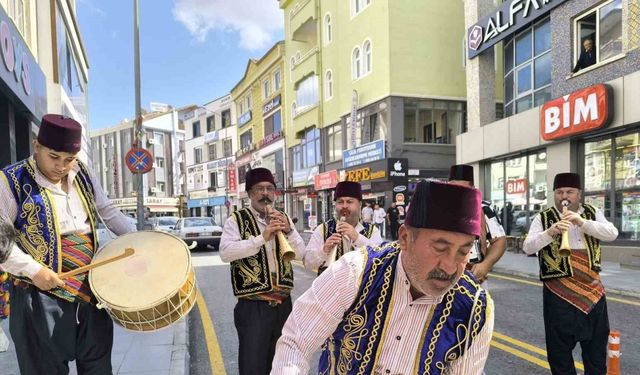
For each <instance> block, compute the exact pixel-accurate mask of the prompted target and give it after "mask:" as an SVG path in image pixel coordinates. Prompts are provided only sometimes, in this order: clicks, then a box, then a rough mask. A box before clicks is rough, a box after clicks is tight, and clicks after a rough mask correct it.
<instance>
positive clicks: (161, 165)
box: [155, 158, 164, 168]
mask: <svg viewBox="0 0 640 375" xmlns="http://www.w3.org/2000/svg"><path fill="white" fill-rule="evenodd" d="M155 164H156V167H158V168H164V158H155Z"/></svg>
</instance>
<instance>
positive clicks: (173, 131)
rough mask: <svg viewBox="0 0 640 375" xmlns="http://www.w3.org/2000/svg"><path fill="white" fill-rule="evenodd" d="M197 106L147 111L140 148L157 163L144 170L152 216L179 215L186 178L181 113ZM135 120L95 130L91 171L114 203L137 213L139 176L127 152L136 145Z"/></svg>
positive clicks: (144, 180)
mask: <svg viewBox="0 0 640 375" xmlns="http://www.w3.org/2000/svg"><path fill="white" fill-rule="evenodd" d="M192 110H193V106H188V107H185V108H181V109H171V108H169V109H168V111H166V112H152V113H148V114H144V115H143V122H142V128H143V132H144V137H143V139H142V145H141V146H142V148H145V149H147V150H148V151H149V152H150V153H151V155H152V156H153V168H152V169H151V171H149V172H148V173H145V174H143V178H142V179H143V191H144V194H145V197H144V205H145V207H148V208H149V211H150V212H151V213H152V214H154V215H158V216H160V215H176V216H178V215H180V214H181V212H182V206H183V201H184V191H185V190H184V188H185V181H186V173H185V172H186V169H185V155H184V150H185V131H184V120H183V116H185V114H187V113H189V111H192ZM134 126H135V124H134V122H133V121H128V120H124V121H123V122H122V123H120V124H119V125H116V126H114V127H110V128H104V129H100V130H97V131H92V132H91V150H92V155H93V158H92V165H93V170H94V172H95V174H96V176H97V178H98V181H99V182H100V184H101V185H102V186H103V188H104V190H105V192H106V193H107V195H108V197H109V198H110V199H111V201H112V203H113V204H114V205H115V206H116V207H118V208H119V209H120V210H121V211H122V212H124V213H127V214H134V213H135V212H136V202H137V196H136V194H137V193H136V192H137V186H138V185H137V181H136V178H135V175H133V174H132V173H131V172H130V171H129V169H128V167H127V165H126V160H125V156H126V154H127V152H128V151H129V150H130V149H131V148H132V145H133V143H134V142H135V139H134Z"/></svg>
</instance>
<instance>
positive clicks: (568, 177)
mask: <svg viewBox="0 0 640 375" xmlns="http://www.w3.org/2000/svg"><path fill="white" fill-rule="evenodd" d="M558 188H576V189H581V190H582V184H580V175H579V174H577V173H558V174H557V175H556V177H555V178H554V179H553V190H556V189H558Z"/></svg>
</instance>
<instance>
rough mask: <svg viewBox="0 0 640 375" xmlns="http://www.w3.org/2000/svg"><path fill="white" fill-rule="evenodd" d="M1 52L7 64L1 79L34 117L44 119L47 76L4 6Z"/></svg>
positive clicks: (0, 25) (0, 17)
mask: <svg viewBox="0 0 640 375" xmlns="http://www.w3.org/2000/svg"><path fill="white" fill-rule="evenodd" d="M0 50H1V51H0V52H1V54H2V61H3V62H4V64H3V65H4V69H2V68H0V78H2V81H4V84H5V85H6V86H7V87H8V88H9V89H10V91H11V93H12V94H13V95H15V96H17V98H18V99H19V101H20V102H22V104H23V105H24V106H26V107H27V109H28V110H29V111H30V112H31V113H32V114H33V115H34V117H36V118H38V119H39V118H41V117H42V116H43V115H44V111H45V110H46V92H45V91H46V83H45V77H44V74H43V73H42V70H41V69H40V67H39V66H38V63H37V62H36V59H35V58H34V57H33V55H32V54H31V52H30V50H29V47H27V44H26V43H25V42H24V40H23V39H22V36H21V35H20V32H19V31H18V30H17V29H16V27H15V26H14V25H13V21H11V19H10V18H9V16H8V15H7V13H6V12H5V11H4V9H2V8H1V7H0ZM12 100H13V99H12Z"/></svg>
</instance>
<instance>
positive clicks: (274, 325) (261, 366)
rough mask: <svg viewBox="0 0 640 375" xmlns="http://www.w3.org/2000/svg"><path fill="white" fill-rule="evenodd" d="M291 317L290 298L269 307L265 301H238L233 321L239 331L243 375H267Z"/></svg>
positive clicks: (240, 362)
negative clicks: (285, 326) (278, 342)
mask: <svg viewBox="0 0 640 375" xmlns="http://www.w3.org/2000/svg"><path fill="white" fill-rule="evenodd" d="M290 313H291V297H289V298H287V299H286V300H284V301H283V302H282V303H281V304H279V305H275V306H270V305H269V303H267V302H264V301H252V300H247V299H242V298H240V299H238V303H237V304H236V307H235V309H234V310H233V318H234V323H235V326H236V330H237V331H238V341H239V342H240V348H239V350H238V367H239V370H240V375H261V374H265V375H268V374H269V372H271V362H273V357H274V355H275V352H276V342H277V341H278V339H279V338H280V335H281V334H282V327H283V326H284V323H285V322H286V321H287V318H288V317H289V314H290Z"/></svg>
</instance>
